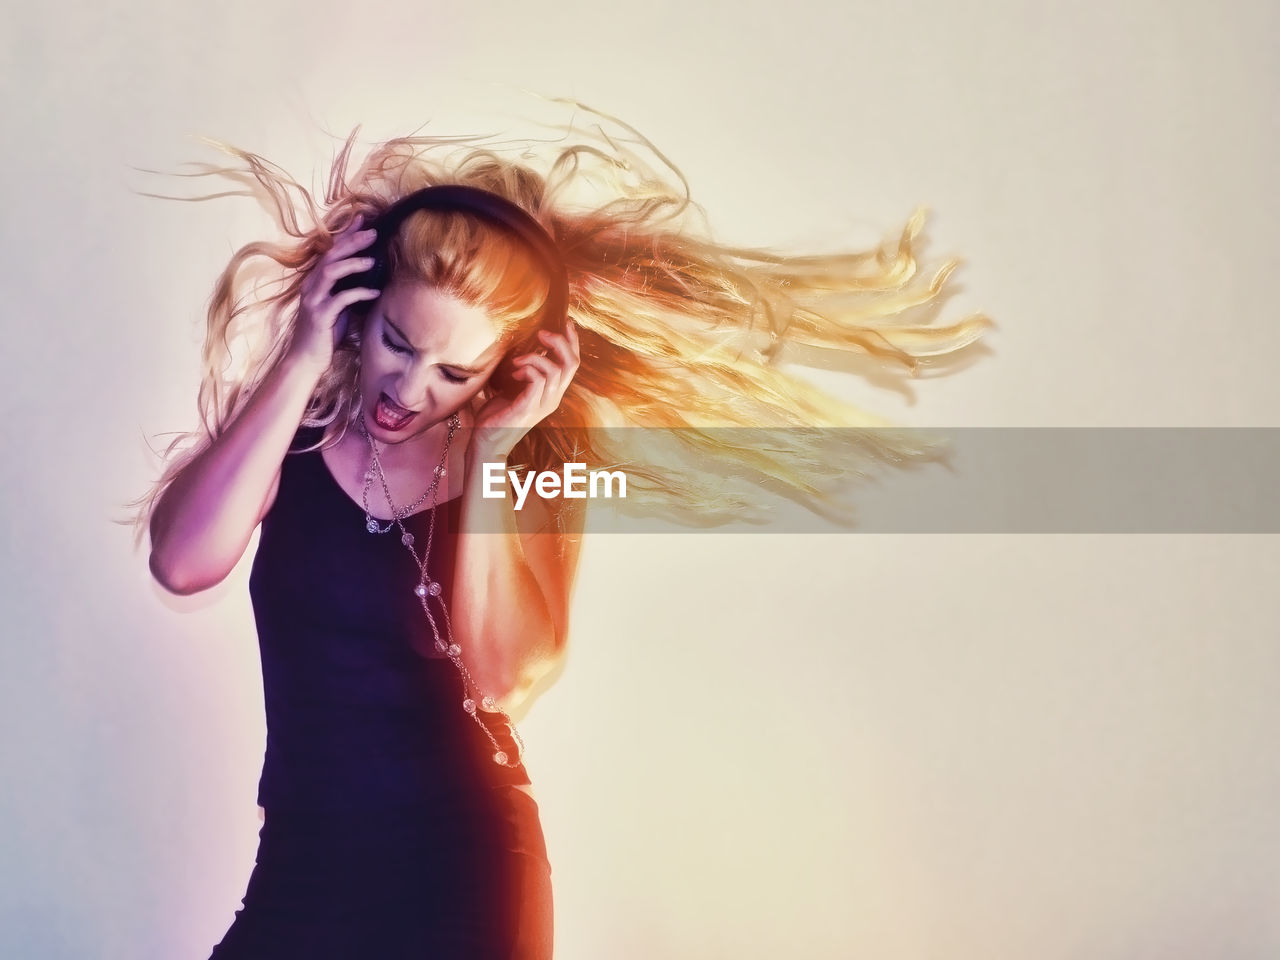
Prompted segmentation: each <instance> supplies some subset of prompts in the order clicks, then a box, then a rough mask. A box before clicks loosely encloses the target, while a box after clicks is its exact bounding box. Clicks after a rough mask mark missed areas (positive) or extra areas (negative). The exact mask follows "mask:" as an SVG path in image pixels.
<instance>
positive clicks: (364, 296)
mask: <svg viewBox="0 0 1280 960" xmlns="http://www.w3.org/2000/svg"><path fill="white" fill-rule="evenodd" d="M381 293H382V291H381V290H374V289H372V288H370V287H352V288H351V289H350V290H343V291H342V292H341V293H338V294H334V296H332V297H330V298H329V303H328V305H327V309H329V310H333V311H335V313H341V312H342V311H343V310H345V309H347V307H349V306H351V305H352V304H353V303H359V302H360V301H361V300H374V299H376V298H377V297H378V296H379V295H380V294H381Z"/></svg>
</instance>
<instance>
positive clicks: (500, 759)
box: [493, 750, 507, 767]
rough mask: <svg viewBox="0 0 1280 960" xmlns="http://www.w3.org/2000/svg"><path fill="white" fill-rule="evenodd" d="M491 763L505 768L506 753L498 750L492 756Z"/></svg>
mask: <svg viewBox="0 0 1280 960" xmlns="http://www.w3.org/2000/svg"><path fill="white" fill-rule="evenodd" d="M493 762H494V763H497V764H501V765H502V766H504V767H505V766H506V765H507V754H506V751H505V750H499V751H498V752H497V753H495V754H494V755H493Z"/></svg>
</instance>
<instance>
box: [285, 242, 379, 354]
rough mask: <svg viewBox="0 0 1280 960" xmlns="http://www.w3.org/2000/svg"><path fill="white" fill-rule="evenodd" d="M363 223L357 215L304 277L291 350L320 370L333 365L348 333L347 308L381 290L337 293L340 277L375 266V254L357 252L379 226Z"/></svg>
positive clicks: (290, 345)
mask: <svg viewBox="0 0 1280 960" xmlns="http://www.w3.org/2000/svg"><path fill="white" fill-rule="evenodd" d="M361 223H362V221H361V219H360V218H358V217H357V218H356V219H355V220H353V221H352V222H351V223H350V224H349V225H348V226H347V227H346V228H345V229H344V230H342V232H341V233H339V234H338V235H337V236H336V237H335V238H334V242H333V246H332V247H330V248H329V250H328V251H327V252H326V253H325V254H324V256H322V257H321V258H320V259H319V261H317V262H316V265H315V266H314V267H312V269H311V271H310V273H308V274H307V276H306V278H305V279H304V280H303V281H302V288H301V291H300V298H301V302H300V305H299V308H298V323H297V326H296V328H295V329H294V332H293V340H292V341H291V342H290V344H289V353H290V355H291V356H293V357H294V358H295V359H296V360H298V361H300V362H303V363H306V364H308V365H310V366H313V367H314V368H315V369H316V371H317V374H320V373H323V372H324V371H325V370H328V369H329V364H330V363H331V362H332V361H333V352H334V350H335V349H336V348H337V346H338V344H339V343H341V342H342V338H343V337H344V336H345V335H346V332H347V319H346V316H345V311H346V309H347V308H348V307H350V306H351V305H352V304H354V303H359V302H360V301H361V300H373V299H375V298H376V297H377V296H378V295H379V293H380V291H378V290H373V289H370V288H368V287H352V288H351V289H350V290H343V291H342V292H341V293H338V294H336V295H335V294H334V293H333V285H334V283H336V282H337V281H338V280H339V279H341V278H342V277H346V276H350V275H351V274H353V273H361V272H363V271H365V270H368V269H369V268H370V267H371V266H373V258H372V257H357V256H353V254H355V253H357V252H358V251H360V250H363V249H364V248H365V247H367V246H369V244H370V243H372V242H373V240H374V237H375V236H376V235H377V231H376V230H372V229H370V230H361V229H359V228H360V226H361Z"/></svg>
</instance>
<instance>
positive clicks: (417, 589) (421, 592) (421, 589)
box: [413, 583, 427, 597]
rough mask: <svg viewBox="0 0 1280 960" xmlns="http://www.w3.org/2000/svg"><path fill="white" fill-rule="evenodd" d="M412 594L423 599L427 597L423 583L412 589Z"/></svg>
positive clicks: (425, 586)
mask: <svg viewBox="0 0 1280 960" xmlns="http://www.w3.org/2000/svg"><path fill="white" fill-rule="evenodd" d="M413 592H414V593H416V594H417V595H418V596H419V597H425V596H426V595H427V585H426V584H425V583H420V584H418V585H417V586H416V587H414V588H413Z"/></svg>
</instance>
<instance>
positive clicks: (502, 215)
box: [332, 184, 569, 333]
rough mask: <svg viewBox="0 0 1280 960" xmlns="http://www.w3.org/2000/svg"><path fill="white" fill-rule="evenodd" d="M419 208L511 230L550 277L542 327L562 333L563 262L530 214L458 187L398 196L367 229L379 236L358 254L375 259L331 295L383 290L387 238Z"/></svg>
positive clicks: (486, 193) (565, 285)
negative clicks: (454, 213) (469, 217)
mask: <svg viewBox="0 0 1280 960" xmlns="http://www.w3.org/2000/svg"><path fill="white" fill-rule="evenodd" d="M419 210H445V211H448V210H458V211H465V212H468V213H478V214H480V215H481V216H483V217H486V218H487V219H488V220H489V221H490V222H491V223H494V224H496V225H498V226H501V227H505V228H506V229H508V230H510V231H511V232H513V233H514V234H516V236H518V237H519V238H520V239H522V240H523V241H524V242H525V244H526V245H527V246H528V247H529V248H530V249H531V250H533V252H534V253H536V254H537V255H538V258H539V259H540V260H541V261H542V262H543V265H544V266H545V267H546V268H547V273H548V274H549V276H550V277H551V292H550V294H549V296H548V297H547V302H546V304H545V305H544V307H543V309H542V318H543V323H542V324H541V326H544V327H547V328H549V329H552V330H555V331H557V332H561V333H562V332H564V328H565V324H566V322H567V320H568V310H569V277H568V274H567V272H566V271H565V266H564V260H563V259H562V258H561V257H560V251H559V249H558V248H557V247H556V244H555V241H554V240H552V239H551V236H550V234H548V233H547V231H546V230H544V229H543V227H542V225H541V224H540V223H538V221H537V220H535V219H534V218H533V217H532V216H530V215H529V214H528V213H526V212H525V211H524V210H522V209H521V208H520V207H518V206H516V205H515V204H514V203H512V202H511V201H510V200H507V199H506V198H505V197H500V196H498V195H497V194H496V193H490V192H489V191H488V190H481V189H480V188H479V187H468V186H464V185H462V184H445V185H441V186H435V187H427V188H425V189H423V190H418V191H416V192H414V193H411V194H409V195H408V196H405V197H402V198H401V199H399V200H397V201H396V202H395V203H393V204H392V205H391V206H390V207H388V208H387V209H386V210H384V211H383V212H382V213H380V214H379V215H378V216H377V217H375V218H374V219H373V220H372V221H371V222H370V223H368V224H367V225H366V226H365V229H369V228H372V229H374V230H376V231H377V236H376V237H375V238H374V240H373V242H372V243H371V244H369V246H368V247H366V248H365V249H364V250H363V251H362V252H361V256H366V257H373V258H374V262H373V266H372V267H370V268H369V269H368V270H366V271H364V272H362V273H357V274H351V275H349V276H345V277H341V278H339V279H338V281H337V282H336V283H334V285H333V291H332V292H333V293H341V292H342V291H343V290H349V289H351V288H352V287H367V288H369V289H372V290H378V291H381V290H382V289H383V288H384V287H385V286H386V285H387V283H388V282H389V281H390V279H391V264H390V262H389V258H388V248H389V246H390V244H391V238H392V237H394V236H395V235H396V231H398V230H399V229H400V227H401V225H402V224H403V223H404V221H405V220H406V218H408V217H409V215H410V214H413V213H417V212H418V211H419Z"/></svg>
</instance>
